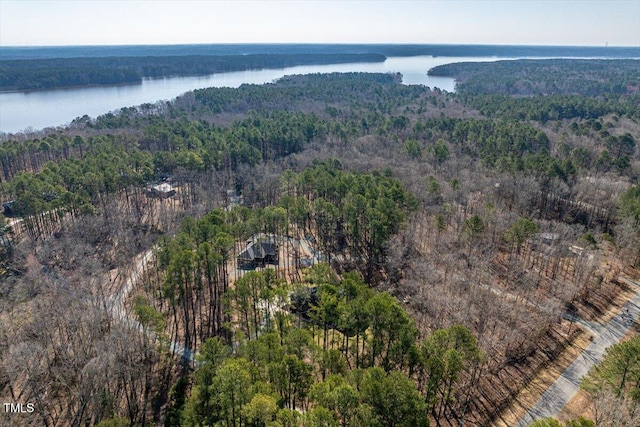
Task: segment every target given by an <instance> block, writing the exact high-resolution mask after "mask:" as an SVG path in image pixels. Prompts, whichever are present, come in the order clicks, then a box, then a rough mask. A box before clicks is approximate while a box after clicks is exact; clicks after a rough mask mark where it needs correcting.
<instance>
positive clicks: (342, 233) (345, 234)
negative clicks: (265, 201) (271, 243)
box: [293, 160, 417, 278]
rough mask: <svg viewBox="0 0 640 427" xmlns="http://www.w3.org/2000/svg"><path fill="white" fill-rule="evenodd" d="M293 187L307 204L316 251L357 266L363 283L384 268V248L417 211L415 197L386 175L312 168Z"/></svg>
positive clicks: (332, 163)
mask: <svg viewBox="0 0 640 427" xmlns="http://www.w3.org/2000/svg"><path fill="white" fill-rule="evenodd" d="M293 186H294V187H295V191H296V193H297V194H299V195H300V197H303V198H305V199H307V200H311V201H312V207H311V210H310V217H311V222H312V223H314V224H315V227H316V231H317V233H316V236H318V238H319V244H320V247H321V248H322V249H323V250H325V251H326V252H330V253H332V254H342V255H344V256H349V257H351V258H352V259H353V261H354V262H355V261H361V262H359V263H358V265H362V266H363V268H362V271H363V272H364V274H365V277H367V278H368V277H371V275H372V274H373V272H374V270H375V269H376V268H379V266H381V265H382V264H383V263H384V259H385V250H384V246H385V242H386V241H387V240H388V238H389V237H390V236H391V235H392V234H395V233H397V232H398V231H399V229H400V226H401V225H402V223H403V222H404V221H405V219H406V217H407V213H408V212H410V211H412V210H414V209H416V208H417V201H416V199H415V197H414V196H413V195H411V194H410V193H408V192H407V191H405V190H404V189H403V188H402V185H401V184H400V182H399V181H398V180H396V179H394V178H391V177H390V176H389V174H387V173H384V172H383V173H380V172H374V173H373V174H362V173H354V172H344V171H343V170H342V167H341V164H340V162H339V161H337V160H329V161H324V162H316V163H315V165H314V167H312V168H307V169H305V170H304V171H303V172H302V173H301V174H299V175H297V176H296V178H295V182H294V183H293ZM302 225H303V224H300V226H302Z"/></svg>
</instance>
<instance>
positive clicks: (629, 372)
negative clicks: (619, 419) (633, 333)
mask: <svg viewBox="0 0 640 427" xmlns="http://www.w3.org/2000/svg"><path fill="white" fill-rule="evenodd" d="M638 384H640V337H634V338H631V339H630V340H627V341H623V342H621V343H618V344H615V345H613V346H611V347H609V348H607V350H606V352H605V356H604V359H603V360H602V362H600V364H598V365H596V366H594V367H593V368H592V369H591V370H590V371H589V373H588V374H587V376H586V377H585V378H584V380H583V382H582V384H581V386H582V387H583V388H584V389H585V390H587V391H589V392H592V393H595V392H597V391H599V390H602V389H610V390H612V391H613V392H614V394H615V395H616V396H617V397H621V396H626V397H630V398H631V399H633V400H635V401H636V402H640V390H639V389H638Z"/></svg>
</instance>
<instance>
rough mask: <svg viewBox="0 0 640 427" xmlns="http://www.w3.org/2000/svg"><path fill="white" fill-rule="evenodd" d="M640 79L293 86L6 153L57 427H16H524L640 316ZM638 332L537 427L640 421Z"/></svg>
mask: <svg viewBox="0 0 640 427" xmlns="http://www.w3.org/2000/svg"><path fill="white" fill-rule="evenodd" d="M114 60H115V59H114ZM142 60H144V58H142ZM72 63H73V61H72ZM638 66H639V63H638V61H632V60H624V61H599V60H588V61H587V60H566V61H548V60H541V61H513V62H497V63H488V64H461V65H453V66H451V67H448V68H447V67H444V68H442V69H439V70H435V71H433V72H437V73H447V75H453V76H456V77H457V78H458V80H459V85H458V92H457V93H447V92H443V91H440V90H438V89H433V90H432V89H430V88H428V87H424V86H407V85H402V84H401V76H398V75H394V74H360V73H345V74H327V75H306V76H289V77H285V78H283V79H280V80H279V81H277V82H275V83H272V84H266V85H243V86H241V87H239V88H237V89H229V88H210V89H201V90H197V91H194V92H189V93H186V94H184V95H182V96H180V97H178V98H177V99H175V100H173V101H171V102H159V103H157V104H153V105H151V104H145V105H141V106H139V107H133V108H123V109H122V110H120V111H117V112H113V113H109V114H105V115H103V116H100V117H97V118H91V117H88V116H84V117H79V118H77V119H76V120H74V121H73V122H72V123H71V125H70V126H69V127H68V128H67V129H64V130H56V131H53V130H52V131H50V132H42V133H35V134H20V135H10V136H8V137H7V138H6V140H5V141H3V142H2V143H0V163H1V169H0V201H1V202H3V214H4V215H2V216H0V227H1V228H0V296H1V297H0V331H2V333H1V334H0V390H1V395H2V396H7V399H9V400H11V401H13V402H30V403H33V404H34V406H35V408H36V410H35V411H33V412H31V413H24V414H5V413H3V414H0V417H1V418H0V420H1V422H3V423H5V422H6V423H10V424H11V425H46V426H66V425H99V426H102V427H106V426H127V425H164V426H182V425H188V426H208V425H211V426H214V425H215V426H429V425H433V426H459V425H465V426H467V425H469V426H490V425H499V423H500V422H503V423H505V424H506V425H515V421H514V420H512V418H509V417H511V416H516V417H519V416H521V414H520V413H519V412H518V410H519V409H518V408H520V407H522V406H524V405H525V403H524V401H520V392H521V391H522V390H523V389H525V388H526V387H527V386H528V385H529V384H530V383H531V382H532V381H533V380H534V379H535V378H537V375H539V374H540V373H542V372H544V371H545V369H546V368H547V367H548V366H549V365H552V364H554V363H556V362H557V360H558V359H560V358H561V357H560V356H561V355H562V354H564V352H565V351H567V349H570V348H572V347H573V346H574V344H575V343H576V342H580V341H581V340H588V339H589V338H588V337H589V336H590V335H589V334H590V333H592V330H591V329H589V328H588V327H586V326H585V325H587V326H588V325H590V324H594V323H596V322H599V321H600V320H601V319H603V318H606V316H607V315H608V313H611V312H612V311H615V310H620V307H621V301H622V302H624V301H626V300H625V298H629V295H631V294H633V293H635V292H637V290H636V289H635V288H634V287H633V286H632V285H630V284H629V283H631V282H629V281H626V279H624V278H626V277H630V278H631V279H633V278H634V277H636V278H637V276H638V270H637V268H638V266H639V265H638V264H639V263H640V187H638V184H637V177H638V174H639V173H640V161H639V160H640V157H639V154H638V153H639V151H638V147H637V144H638V140H639V138H640V111H639V110H638V105H639V103H638V102H637V100H638V99H637V97H638V93H637V91H636V90H635V89H634V87H635V88H637V82H638V77H639V76H638V72H637V70H638ZM425 72H426V70H425ZM525 79H526V82H528V83H527V85H525V84H524V80H525ZM552 81H553V82H554V84H553V87H552V86H551V82H552ZM634 82H635V83H634ZM634 85H635V86H634ZM513 88H521V90H520V89H519V90H513ZM525 88H526V90H525ZM633 320H634V319H632V321H631V323H630V324H629V325H630V326H629V327H630V329H629V335H630V338H631V339H630V340H629V341H623V342H622V343H620V344H619V345H617V346H613V347H611V348H610V349H609V350H608V351H607V354H606V357H605V359H604V361H603V363H602V364H600V365H598V366H597V367H595V368H593V369H592V370H591V371H590V373H589V375H588V376H587V377H586V378H585V380H584V381H583V388H584V393H586V396H588V400H589V405H592V406H593V408H595V409H589V410H588V411H587V410H585V412H584V414H585V417H584V418H578V419H565V420H562V422H561V421H557V420H555V419H548V420H539V421H536V423H537V424H535V425H542V426H544V425H565V424H564V423H566V425H570V426H589V425H593V422H595V423H596V424H597V425H612V426H613V425H625V424H621V423H631V424H627V425H633V423H634V422H637V420H638V418H637V417H638V412H640V409H639V407H640V400H639V397H640V396H638V393H637V380H638V372H640V365H639V363H640V361H639V360H638V358H637V354H638V352H637V331H638V327H637V320H636V321H635V323H634V322H633ZM632 324H633V325H632ZM634 337H636V338H634ZM634 355H635V356H634ZM634 387H635V388H634ZM513 414H515V415H513ZM634 417H635V418H634ZM517 419H518V418H516V420H517ZM545 423H546V424H545ZM616 423H617V424H616Z"/></svg>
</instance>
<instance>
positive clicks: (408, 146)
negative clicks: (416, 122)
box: [404, 139, 422, 160]
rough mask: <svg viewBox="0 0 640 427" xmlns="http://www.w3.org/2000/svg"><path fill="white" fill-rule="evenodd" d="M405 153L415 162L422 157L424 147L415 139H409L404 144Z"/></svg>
mask: <svg viewBox="0 0 640 427" xmlns="http://www.w3.org/2000/svg"><path fill="white" fill-rule="evenodd" d="M404 151H405V152H406V153H407V154H408V155H409V157H410V158H412V159H414V160H415V159H419V158H420V157H422V146H421V145H420V143H419V142H418V141H416V140H415V139H409V140H407V142H405V143H404Z"/></svg>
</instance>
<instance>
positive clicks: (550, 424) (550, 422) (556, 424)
mask: <svg viewBox="0 0 640 427" xmlns="http://www.w3.org/2000/svg"><path fill="white" fill-rule="evenodd" d="M529 427H563V425H562V423H561V422H560V421H558V420H556V419H555V418H545V419H542V420H536V421H534V422H533V423H531V424H529Z"/></svg>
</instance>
